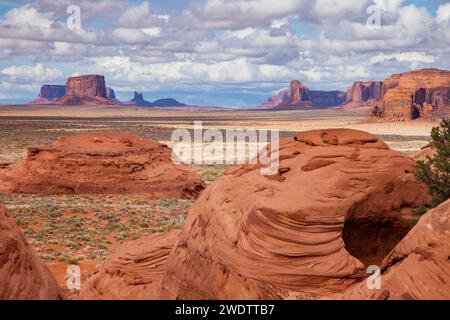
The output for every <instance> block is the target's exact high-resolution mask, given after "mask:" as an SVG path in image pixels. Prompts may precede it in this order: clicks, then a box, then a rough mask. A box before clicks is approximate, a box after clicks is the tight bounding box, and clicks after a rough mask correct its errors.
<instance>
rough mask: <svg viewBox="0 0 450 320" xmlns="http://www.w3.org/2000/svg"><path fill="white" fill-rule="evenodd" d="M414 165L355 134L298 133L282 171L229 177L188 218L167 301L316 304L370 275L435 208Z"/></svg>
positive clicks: (251, 168) (172, 260)
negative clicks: (414, 214) (415, 219)
mask: <svg viewBox="0 0 450 320" xmlns="http://www.w3.org/2000/svg"><path fill="white" fill-rule="evenodd" d="M414 166H415V164H414V161H413V160H412V159H411V158H409V157H407V156H404V155H402V154H401V153H399V152H396V151H392V150H390V149H389V148H388V147H387V146H386V144H384V143H383V142H382V141H380V140H379V139H378V138H377V137H375V136H373V135H371V134H369V133H365V132H361V131H355V130H345V129H335V130H332V129H330V130H319V131H311V132H303V133H299V134H298V135H297V136H295V137H294V138H285V139H283V140H282V141H281V143H280V167H279V170H278V174H277V175H275V176H262V175H261V174H260V170H259V165H243V166H238V167H235V168H232V169H230V170H229V171H228V172H227V174H226V175H225V176H223V177H221V178H219V179H217V180H216V181H215V182H214V183H213V184H212V185H210V186H209V187H208V188H207V189H206V190H204V191H203V192H202V194H201V195H200V197H199V199H198V200H197V201H196V203H195V204H194V207H193V208H192V209H191V211H190V212H189V214H188V217H187V221H186V225H185V227H184V228H183V230H182V232H181V235H180V237H179V240H178V242H177V245H176V246H175V248H174V249H173V251H172V253H171V255H170V257H169V259H168V263H167V269H166V273H165V275H164V277H163V280H162V282H161V294H160V297H161V298H169V299H309V298H318V297H322V296H325V295H330V294H332V293H337V292H342V291H344V290H346V289H347V288H348V287H350V286H352V285H354V284H355V283H356V282H357V281H359V280H361V279H364V278H365V276H366V267H367V266H368V265H370V264H377V263H380V262H381V261H382V259H383V257H385V256H386V255H387V254H388V253H389V252H390V251H391V249H392V248H394V246H395V245H396V244H397V243H398V241H399V240H401V239H402V238H403V237H404V236H405V235H406V234H407V232H408V231H409V230H410V228H411V223H410V222H411V219H412V218H411V215H410V211H411V208H415V207H418V206H419V205H421V204H423V203H425V202H427V201H428V197H427V190H426V187H425V186H424V185H423V184H422V183H420V182H418V181H417V180H416V179H415V178H414V174H413V171H414Z"/></svg>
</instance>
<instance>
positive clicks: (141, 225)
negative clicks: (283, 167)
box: [0, 106, 436, 296]
mask: <svg viewBox="0 0 450 320" xmlns="http://www.w3.org/2000/svg"><path fill="white" fill-rule="evenodd" d="M367 112H368V110H367V109H361V110H342V109H328V110H314V111H252V110H247V111H245V110H244V111H234V110H220V109H218V110H209V111H207V110H200V109H194V108H193V109H191V110H181V109H180V110H163V109H156V110H146V109H139V108H125V107H95V108H92V107H50V106H33V107H26V106H3V107H0V166H1V165H2V164H6V163H12V162H15V161H17V160H21V159H24V158H25V157H26V154H27V149H28V148H30V147H36V146H44V145H49V144H51V143H53V142H54V141H55V140H56V139H57V138H59V137H62V136H66V135H70V134H79V133H88V132H96V131H104V130H119V131H125V132H128V133H132V134H134V135H137V136H140V137H143V138H147V139H152V140H157V141H160V142H164V143H167V144H168V145H169V146H170V137H171V133H172V131H173V130H174V129H175V128H187V129H192V126H193V121H194V120H196V121H198V120H201V121H203V127H204V128H217V129H225V128H244V129H248V128H257V129H279V130H280V132H281V135H282V136H293V135H295V133H296V132H298V131H306V130H312V129H322V128H351V129H358V130H363V131H367V132H370V133H373V134H375V135H377V136H378V137H380V138H381V139H382V140H383V141H385V142H386V143H387V144H388V145H389V146H390V147H391V148H392V149H394V150H398V151H401V152H405V153H412V152H415V151H418V150H419V149H420V148H421V147H423V146H424V145H426V144H427V143H428V139H429V133H430V130H431V128H432V127H433V126H435V125H436V124H435V123H429V122H421V121H416V122H396V123H393V122H378V121H371V120H368V118H367ZM191 169H192V170H193V171H194V172H196V173H197V174H198V175H199V176H200V177H201V178H203V179H204V180H205V181H207V183H208V182H211V181H213V180H215V179H216V178H217V177H219V176H221V175H222V174H223V173H224V172H225V170H226V169H227V166H225V165H217V166H198V165H192V166H191ZM193 202H194V200H181V199H162V200H159V201H151V200H149V199H148V198H147V197H145V196H139V195H136V196H133V195H117V196H115V195H110V196H105V195H103V196H100V195H98V196H96V195H86V196H84V195H74V196H68V195H65V196H38V195H21V194H12V195H1V196H0V203H2V204H4V205H5V206H6V207H7V209H8V211H9V212H10V214H11V215H12V216H13V217H14V218H15V220H16V222H17V224H18V225H19V226H20V227H21V229H22V230H23V232H24V234H25V235H26V238H27V240H28V241H29V243H30V244H31V245H32V247H33V248H34V249H35V251H36V252H37V253H38V254H39V256H40V257H41V258H42V259H43V260H45V261H46V263H47V265H48V266H49V268H50V270H51V271H52V272H53V273H54V275H55V276H56V278H57V280H58V282H59V284H60V285H61V287H63V288H64V287H65V279H64V278H65V275H66V266H67V265H68V263H77V264H79V265H80V267H81V269H82V271H83V273H82V276H83V279H82V280H83V281H84V280H86V279H87V278H89V277H90V276H92V274H93V272H94V271H95V270H96V266H97V265H98V264H99V263H101V261H103V260H104V259H105V258H106V257H108V256H109V255H110V253H111V252H112V251H113V250H114V249H115V248H116V247H117V246H119V245H120V244H121V243H123V242H126V241H128V240H135V239H139V238H140V237H142V236H145V235H148V234H152V233H161V232H167V231H168V230H170V229H174V228H180V227H181V226H182V225H183V224H184V221H185V216H186V214H187V212H188V211H189V209H190V207H191V206H192V204H193ZM66 293H67V294H68V296H70V295H71V294H69V293H68V292H66Z"/></svg>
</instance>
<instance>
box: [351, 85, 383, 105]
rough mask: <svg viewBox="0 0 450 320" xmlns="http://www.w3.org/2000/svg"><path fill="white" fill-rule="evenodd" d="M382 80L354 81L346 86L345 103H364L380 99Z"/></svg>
mask: <svg viewBox="0 0 450 320" xmlns="http://www.w3.org/2000/svg"><path fill="white" fill-rule="evenodd" d="M382 87H383V82H381V81H367V82H361V81H360V82H355V83H353V85H352V86H350V87H349V88H348V91H347V103H350V102H354V103H365V102H370V101H379V100H381V94H382Z"/></svg>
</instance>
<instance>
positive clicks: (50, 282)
mask: <svg viewBox="0 0 450 320" xmlns="http://www.w3.org/2000/svg"><path fill="white" fill-rule="evenodd" d="M63 298H64V296H63V292H62V290H61V288H60V287H59V286H58V284H57V282H56V280H55V278H54V277H53V275H52V274H51V273H50V271H49V270H48V268H47V266H46V265H45V264H44V262H42V261H41V260H40V259H39V258H38V257H37V256H36V255H35V254H34V252H33V250H32V249H31V247H30V245H29V244H28V243H27V241H26V240H25V238H24V236H23V235H22V232H21V231H20V229H19V228H18V227H17V226H16V224H15V222H14V220H13V219H12V218H11V217H10V216H9V215H8V214H7V212H6V209H5V208H4V207H3V206H0V300H7V299H8V300H18V299H20V300H22V299H24V300H37V299H39V300H60V299H63Z"/></svg>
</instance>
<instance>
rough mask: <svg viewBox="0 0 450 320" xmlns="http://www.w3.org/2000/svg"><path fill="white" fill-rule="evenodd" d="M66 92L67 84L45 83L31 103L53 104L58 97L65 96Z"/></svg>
mask: <svg viewBox="0 0 450 320" xmlns="http://www.w3.org/2000/svg"><path fill="white" fill-rule="evenodd" d="M65 94H66V86H64V85H53V84H44V85H43V86H42V87H41V90H40V92H39V95H38V97H37V98H36V99H34V100H33V101H31V102H30V104H51V103H53V102H54V101H56V100H57V99H58V98H61V97H64V95H65Z"/></svg>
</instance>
